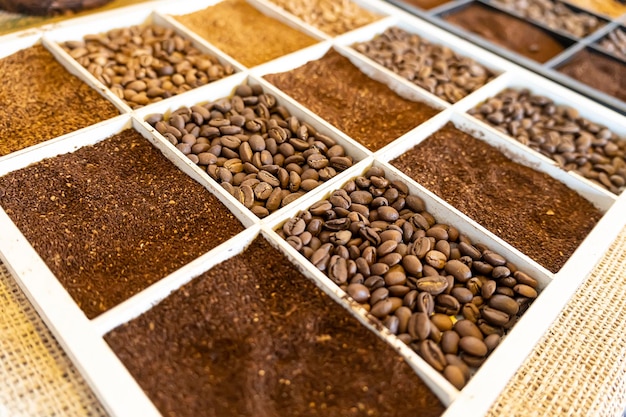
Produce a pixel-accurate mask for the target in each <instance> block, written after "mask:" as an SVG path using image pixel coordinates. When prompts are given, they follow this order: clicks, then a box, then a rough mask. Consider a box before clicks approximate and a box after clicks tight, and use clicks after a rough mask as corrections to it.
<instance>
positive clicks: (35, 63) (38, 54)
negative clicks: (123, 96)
mask: <svg viewBox="0 0 626 417" xmlns="http://www.w3.org/2000/svg"><path fill="white" fill-rule="evenodd" d="M0 79H1V80H2V82H1V83H0V138H1V139H0V156H2V155H6V154H9V153H11V152H15V151H18V150H20V149H23V148H27V147H29V146H32V145H35V144H37V143H40V142H44V141H46V140H49V139H53V138H55V137H57V136H61V135H64V134H67V133H70V132H73V131H75V130H78V129H81V128H83V127H86V126H89V125H92V124H94V123H97V122H100V121H102V120H106V119H109V118H111V117H114V116H117V115H118V114H119V112H118V111H117V109H116V108H115V106H113V104H111V103H110V102H109V101H107V100H106V99H105V98H103V97H102V96H101V95H100V94H98V93H97V92H96V91H94V90H92V89H91V88H90V87H89V86H88V85H87V84H85V83H83V82H82V81H81V80H80V79H78V78H77V77H75V76H73V75H72V74H70V73H69V72H68V71H66V70H65V68H64V67H63V66H62V65H61V64H59V63H58V62H57V61H56V60H55V59H54V57H53V56H52V54H51V53H50V52H48V50H47V49H46V48H44V47H43V46H42V45H35V46H32V47H30V48H26V49H22V50H21V51H18V52H16V53H15V54H13V55H10V56H8V57H6V58H3V59H0Z"/></svg>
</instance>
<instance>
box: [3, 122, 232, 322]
mask: <svg viewBox="0 0 626 417" xmlns="http://www.w3.org/2000/svg"><path fill="white" fill-rule="evenodd" d="M0 205H2V207H3V208H4V210H5V211H6V212H7V214H8V215H9V217H10V218H11V220H13V222H15V224H16V225H17V227H18V228H19V229H20V231H21V232H22V233H23V234H24V236H25V237H26V238H27V239H28V241H29V242H30V244H31V245H33V247H34V248H35V250H36V251H37V252H38V254H39V256H41V257H42V258H43V260H44V262H45V263H46V265H47V266H48V267H49V268H50V269H51V271H52V272H53V273H54V274H55V275H56V277H57V278H58V279H59V281H60V282H61V284H63V286H64V287H65V288H66V290H67V291H68V292H69V293H70V295H71V296H72V298H73V299H74V300H75V301H76V303H77V304H78V305H79V306H80V308H81V309H82V310H83V311H84V312H85V314H86V315H87V317H89V318H93V317H95V316H97V315H98V314H100V313H102V312H104V311H106V310H108V309H110V308H111V307H113V306H115V305H116V304H119V303H120V302H122V301H124V300H126V299H127V298H129V297H130V296H132V295H134V294H136V293H138V292H139V291H141V290H143V289H144V288H146V287H147V286H149V285H150V284H152V283H154V282H156V281H158V280H159V279H161V278H163V277H165V276H166V275H167V274H169V273H171V272H173V271H174V270H176V269H178V268H180V267H181V266H183V265H185V264H186V263H188V262H190V261H191V260H193V259H194V258H196V257H198V256H199V255H201V254H203V253H205V252H207V251H208V250H209V249H211V248H213V247H215V246H217V245H219V244H220V243H222V242H224V241H225V240H227V239H228V238H229V237H231V236H233V235H235V234H236V233H238V232H240V231H241V230H243V227H242V225H241V224H240V223H239V221H238V220H237V219H236V218H235V217H234V216H233V215H232V214H231V213H229V211H228V210H227V209H226V207H224V205H223V204H222V203H221V202H219V201H218V199H217V198H216V197H215V196H213V195H212V194H211V193H209V192H208V191H207V190H206V189H205V188H204V187H202V186H201V185H200V184H198V183H196V182H195V181H193V180H192V179H191V178H189V177H188V176H187V175H185V174H184V173H183V172H181V171H179V170H178V169H177V168H176V167H175V166H174V165H173V164H172V163H170V162H169V161H168V160H167V159H166V158H165V157H164V156H163V155H162V154H161V153H160V152H159V151H158V150H157V149H156V148H154V147H152V146H151V145H150V143H149V142H148V141H147V140H146V139H144V138H143V137H142V136H141V135H140V134H139V133H137V132H136V131H134V130H125V131H123V132H121V133H119V134H117V135H115V136H112V137H111V138H109V139H106V140H104V141H102V142H100V143H98V144H96V145H93V146H87V147H84V148H81V149H79V150H77V151H76V152H74V153H69V154H65V155H61V156H57V157H54V158H51V159H46V160H43V161H41V162H38V163H36V164H33V165H31V166H29V167H26V168H23V169H20V170H18V171H14V172H11V173H9V174H7V175H5V176H3V177H1V178H0Z"/></svg>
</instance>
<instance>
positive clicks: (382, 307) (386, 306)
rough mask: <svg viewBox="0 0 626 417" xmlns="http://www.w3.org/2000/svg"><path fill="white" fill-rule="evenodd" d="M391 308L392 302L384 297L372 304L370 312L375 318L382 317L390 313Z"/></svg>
mask: <svg viewBox="0 0 626 417" xmlns="http://www.w3.org/2000/svg"><path fill="white" fill-rule="evenodd" d="M392 309H393V302H392V301H391V300H389V299H384V300H381V301H379V302H377V303H376V304H374V305H373V306H372V309H371V310H370V313H371V314H372V315H373V316H374V317H376V318H379V319H381V318H383V317H385V316H386V315H388V314H389V313H391V311H392Z"/></svg>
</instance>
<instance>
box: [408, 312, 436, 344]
mask: <svg viewBox="0 0 626 417" xmlns="http://www.w3.org/2000/svg"><path fill="white" fill-rule="evenodd" d="M430 327H431V323H430V319H429V318H428V316H427V315H426V313H414V314H413V315H411V317H410V318H409V322H408V328H407V331H408V332H409V334H410V335H411V337H412V338H413V339H416V340H425V339H426V338H428V336H429V335H430Z"/></svg>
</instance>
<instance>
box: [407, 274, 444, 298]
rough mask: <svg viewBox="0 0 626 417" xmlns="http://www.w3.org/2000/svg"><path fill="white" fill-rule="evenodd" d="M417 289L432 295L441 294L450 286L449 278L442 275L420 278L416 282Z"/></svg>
mask: <svg viewBox="0 0 626 417" xmlns="http://www.w3.org/2000/svg"><path fill="white" fill-rule="evenodd" d="M415 284H416V286H417V289H418V290H420V291H424V292H427V293H429V294H430V295H438V294H441V293H442V292H444V291H445V290H446V288H448V280H447V279H446V278H445V277H442V276H441V275H436V276H428V277H424V278H420V279H418V280H417V281H416V282H415Z"/></svg>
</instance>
